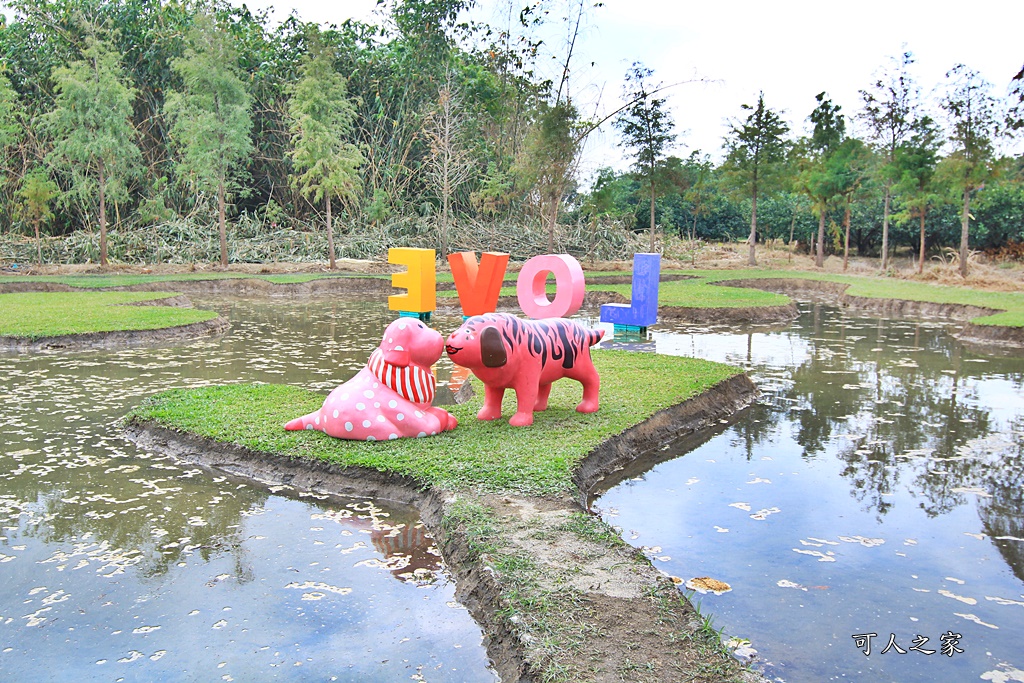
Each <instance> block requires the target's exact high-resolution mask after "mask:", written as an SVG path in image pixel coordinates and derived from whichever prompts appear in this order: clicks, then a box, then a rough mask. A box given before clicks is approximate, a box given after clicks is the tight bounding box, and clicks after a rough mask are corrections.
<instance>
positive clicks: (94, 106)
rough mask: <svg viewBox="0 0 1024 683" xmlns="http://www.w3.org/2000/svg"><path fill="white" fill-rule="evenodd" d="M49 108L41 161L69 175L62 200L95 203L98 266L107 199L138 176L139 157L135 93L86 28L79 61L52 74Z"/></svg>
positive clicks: (103, 257)
mask: <svg viewBox="0 0 1024 683" xmlns="http://www.w3.org/2000/svg"><path fill="white" fill-rule="evenodd" d="M54 81H55V84H56V90H57V96H56V99H55V102H54V109H53V110H52V111H50V112H48V113H46V114H44V115H43V117H42V124H43V128H44V129H45V130H46V131H47V132H48V133H49V135H50V137H51V138H52V139H53V150H52V151H51V152H50V154H49V155H48V156H47V161H48V162H49V163H51V164H53V165H54V166H55V167H56V168H57V169H58V170H59V171H61V172H63V173H65V174H67V175H68V176H69V177H70V190H69V191H68V193H67V194H66V195H65V200H68V199H77V200H78V201H79V202H80V203H82V204H83V205H86V206H87V205H88V204H91V203H92V201H93V200H94V199H95V200H97V201H98V204H99V207H98V209H99V224H100V265H102V266H106V265H107V200H108V199H109V198H111V195H112V194H113V195H114V196H117V195H123V194H124V191H125V181H126V180H127V179H128V178H129V177H132V176H135V175H137V174H138V173H139V170H140V167H141V161H142V154H141V153H140V152H139V148H138V145H137V144H136V134H135V129H134V128H133V127H132V123H131V119H132V101H133V100H134V99H135V90H133V89H132V88H130V87H129V86H128V85H126V84H125V77H124V74H123V72H122V69H121V63H120V58H119V57H118V55H117V53H116V52H115V51H114V50H113V48H112V47H111V45H110V44H109V43H108V42H107V41H105V40H103V39H101V38H99V37H98V36H97V35H96V31H95V28H94V27H92V26H88V25H87V26H86V37H85V49H84V50H83V51H82V59H79V60H75V61H73V62H71V63H70V64H68V65H67V66H66V67H62V68H60V69H57V70H56V71H55V72H54Z"/></svg>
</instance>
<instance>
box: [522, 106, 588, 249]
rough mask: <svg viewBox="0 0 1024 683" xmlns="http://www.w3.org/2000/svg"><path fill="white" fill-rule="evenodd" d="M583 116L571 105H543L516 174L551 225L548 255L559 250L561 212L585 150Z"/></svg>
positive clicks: (542, 215) (546, 221)
mask: <svg viewBox="0 0 1024 683" xmlns="http://www.w3.org/2000/svg"><path fill="white" fill-rule="evenodd" d="M580 126H581V124H580V120H579V112H577V111H576V107H574V106H573V105H572V104H571V103H570V102H568V101H563V102H560V103H558V104H556V105H554V106H551V105H548V104H546V103H541V104H540V105H539V113H538V115H537V120H536V121H535V122H534V124H533V125H532V126H531V128H530V131H529V133H528V134H527V136H526V143H525V146H524V150H523V154H522V155H521V158H520V159H519V161H518V162H517V165H516V170H517V172H518V174H519V175H520V177H521V178H522V179H523V180H524V181H525V183H526V185H527V186H528V187H530V188H532V193H533V194H534V196H535V199H536V204H537V207H538V210H539V213H540V216H541V220H542V221H543V222H544V223H545V224H547V231H548V251H549V252H551V251H554V248H555V226H556V225H557V224H558V212H559V209H560V208H561V205H562V199H563V198H564V197H565V195H566V193H567V191H568V189H569V187H570V185H571V183H572V180H573V176H574V174H575V172H576V165H577V163H578V161H579V153H580V149H581V146H582V138H581V137H580V136H579V129H580Z"/></svg>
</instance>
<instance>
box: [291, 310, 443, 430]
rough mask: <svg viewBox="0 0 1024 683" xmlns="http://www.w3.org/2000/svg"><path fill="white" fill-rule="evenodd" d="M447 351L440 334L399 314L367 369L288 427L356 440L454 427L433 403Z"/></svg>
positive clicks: (389, 326)
mask: <svg viewBox="0 0 1024 683" xmlns="http://www.w3.org/2000/svg"><path fill="white" fill-rule="evenodd" d="M443 350H444V338H443V337H441V335H440V333H438V332H436V331H434V330H432V329H430V328H429V327H427V326H426V325H424V324H423V323H421V322H420V321H419V320H416V319H413V318H399V319H398V320H395V321H394V322H392V323H391V324H390V325H388V327H387V329H386V330H384V338H383V339H382V340H381V343H380V347H379V348H377V349H376V350H374V352H373V353H372V354H370V360H369V361H368V362H367V364H366V367H364V368H363V369H362V370H360V371H359V372H358V373H356V376H355V377H353V378H352V379H350V380H349V381H347V382H345V383H344V384H342V385H341V386H339V387H338V388H336V389H335V390H334V391H332V392H331V393H330V394H329V395H328V396H327V399H326V400H325V401H324V405H323V407H322V408H320V410H318V411H316V412H313V413H310V414H309V415H303V416H302V417H299V418H296V419H294V420H292V421H291V422H289V423H288V424H286V425H285V426H284V428H285V429H288V430H299V429H317V430H319V431H321V432H324V433H325V434H328V435H330V436H333V437H337V438H339V439H353V440H357V441H383V440H387V439H399V438H402V437H414V436H415V437H422V436H434V435H435V434H439V433H440V432H443V431H447V430H450V429H455V427H456V425H458V420H456V419H455V416H453V415H452V414H451V413H449V412H448V411H447V410H444V409H443V408H437V407H433V406H431V405H430V402H431V401H433V400H434V389H435V386H436V380H435V379H434V375H433V374H432V373H431V372H430V366H431V365H433V364H434V363H436V362H437V360H438V359H439V358H440V357H441V352H442V351H443Z"/></svg>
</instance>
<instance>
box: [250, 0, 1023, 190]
mask: <svg viewBox="0 0 1024 683" xmlns="http://www.w3.org/2000/svg"><path fill="white" fill-rule="evenodd" d="M234 1H235V2H238V3H239V4H240V0H234ZM523 4H525V2H524V3H523ZM588 4H590V3H588ZM248 5H249V7H250V8H265V7H270V6H273V7H274V10H275V17H276V18H278V19H281V18H284V17H285V16H287V14H288V13H289V12H290V11H291V10H292V9H294V10H296V11H297V12H298V14H299V16H300V17H302V18H303V19H305V20H307V21H316V22H321V23H330V22H334V23H340V22H341V21H343V20H344V19H345V18H347V17H349V16H352V17H356V18H359V19H362V20H364V21H374V20H376V19H375V17H374V15H373V11H374V9H375V7H376V0H340V2H339V1H328V0H250V1H249V2H248ZM478 5H479V6H478V9H477V10H476V16H477V17H478V18H481V19H483V20H485V21H487V22H488V23H490V24H492V25H494V26H496V27H500V26H503V25H504V24H505V22H507V16H508V7H509V5H508V1H507V0H480V2H479V3H478ZM516 6H517V7H518V4H517V5H516ZM559 19H560V18H559V17H549V25H550V26H551V29H552V32H551V33H550V34H547V35H546V36H544V37H546V38H547V39H548V44H549V46H550V49H551V52H552V53H560V52H561V47H562V46H561V45H560V44H559V43H560V40H561V38H562V31H563V25H562V24H561V23H560V21H559ZM1022 27H1024V2H1019V1H1015V0H999V1H995V0H973V1H972V2H969V3H956V4H954V3H946V2H933V3H923V2H910V1H908V0H860V1H859V2H856V3H824V2H821V1H820V0H775V1H774V2H765V1H764V0H758V1H754V0H738V1H737V0H732V1H729V0H727V1H725V2H715V1H713V0H712V1H710V2H701V3H690V2H680V1H678V0H605V2H604V6H603V7H600V8H596V9H593V10H592V11H590V12H589V18H588V24H587V25H586V26H585V27H584V29H583V31H582V43H581V44H580V45H579V46H578V51H577V55H578V56H577V57H574V62H575V64H576V68H575V69H574V80H573V83H572V90H573V96H574V98H575V99H576V101H577V103H578V104H580V106H581V109H583V110H584V113H586V114H591V113H593V111H594V109H595V107H596V108H597V110H599V111H605V112H607V111H611V110H613V109H615V108H616V107H617V106H619V104H620V103H621V100H620V99H619V98H620V95H621V92H622V79H623V75H624V74H625V72H626V70H627V69H628V68H629V66H630V64H632V62H633V61H640V62H642V63H643V64H644V65H645V66H647V67H649V68H651V69H653V70H654V72H655V79H656V80H660V81H663V82H664V83H666V84H669V83H676V82H679V81H686V80H691V79H695V78H696V79H706V80H707V81H709V82H707V83H693V84H684V85H680V86H677V87H674V88H672V89H671V90H670V91H669V92H668V95H667V96H668V102H669V105H670V107H671V110H672V113H673V116H674V119H675V123H676V129H677V131H678V133H679V138H678V145H677V148H676V149H675V150H674V151H675V153H676V154H678V155H679V156H686V155H688V154H689V153H690V152H691V151H693V150H697V149H699V150H702V151H704V152H707V153H709V154H711V155H712V157H714V158H718V156H719V155H720V149H721V144H722V137H723V135H724V134H725V133H726V132H727V124H726V121H727V119H729V118H735V117H739V116H740V115H741V114H742V113H743V112H742V110H741V109H740V105H741V104H744V103H747V104H752V103H754V102H756V99H757V94H758V92H759V91H764V96H765V102H766V104H767V105H768V106H769V107H771V108H773V109H776V110H781V111H782V112H783V115H784V117H785V118H786V120H787V121H788V122H789V124H790V126H791V127H792V128H793V129H794V130H795V131H796V132H799V133H803V132H804V130H805V122H806V119H807V116H808V114H810V112H811V110H812V109H814V106H815V100H814V96H815V95H816V94H817V93H819V92H821V91H823V90H825V91H827V92H828V93H829V95H830V96H831V98H832V100H833V101H834V102H835V103H837V104H839V105H841V106H842V110H843V113H845V114H847V115H853V114H855V113H856V112H857V111H859V110H860V108H861V98H860V95H859V92H858V91H859V90H861V89H864V88H866V87H868V86H869V85H870V83H871V82H872V80H873V78H872V77H873V75H874V74H876V73H877V72H878V71H879V69H880V68H882V67H883V66H884V65H885V64H886V63H887V60H888V59H889V58H890V57H894V56H897V55H899V54H901V53H902V51H903V50H904V49H907V50H909V51H911V52H912V53H913V54H914V56H915V58H916V60H917V61H916V64H915V65H914V66H913V70H912V74H913V76H914V77H915V79H916V80H917V82H918V84H919V85H920V86H921V88H922V91H923V92H924V94H925V95H926V97H927V96H928V95H931V100H932V101H935V100H936V99H937V90H939V89H941V87H942V84H943V82H944V76H945V73H946V72H947V71H948V70H949V69H950V68H952V67H953V66H954V65H955V64H957V63H961V62H962V63H964V64H966V65H967V66H969V67H970V68H972V69H974V70H976V71H978V72H980V73H981V74H982V76H983V77H984V78H985V79H986V80H988V81H989V82H990V83H992V84H993V94H994V95H997V96H1000V97H1002V96H1004V95H1005V94H1006V92H1007V88H1008V86H1009V83H1010V79H1011V78H1012V77H1013V75H1014V74H1016V73H1017V72H1018V71H1019V70H1020V68H1021V66H1022V64H1024V41H1022V40H1021V37H1020V35H1021V34H1020V31H1021V30H1022ZM549 54H550V53H549ZM549 61H551V62H552V63H553V61H554V60H552V59H550V57H549ZM591 62H593V63H594V66H593V67H591V66H590V64H591ZM616 142H617V138H616V134H615V131H614V129H612V128H611V126H606V128H605V129H603V130H602V131H600V132H599V133H598V134H597V135H595V136H594V139H593V140H592V141H591V143H590V145H589V148H588V150H587V159H586V163H585V168H584V175H585V176H586V175H588V174H589V173H592V172H593V170H594V169H596V168H598V167H600V166H603V165H610V166H615V167H619V168H622V167H624V166H625V165H627V162H626V161H624V160H623V158H622V154H621V151H620V150H619V149H618V148H617V147H616Z"/></svg>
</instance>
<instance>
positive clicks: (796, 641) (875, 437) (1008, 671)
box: [597, 305, 1024, 683]
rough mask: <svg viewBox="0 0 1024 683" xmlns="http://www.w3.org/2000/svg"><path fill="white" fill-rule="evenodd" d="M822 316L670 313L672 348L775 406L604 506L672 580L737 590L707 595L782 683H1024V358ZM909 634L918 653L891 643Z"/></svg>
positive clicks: (658, 335) (730, 630)
mask: <svg viewBox="0 0 1024 683" xmlns="http://www.w3.org/2000/svg"><path fill="white" fill-rule="evenodd" d="M802 310H803V314H802V316H801V318H800V319H799V320H798V321H797V322H796V323H794V325H792V326H791V327H788V328H786V329H783V330H779V331H772V330H763V331H758V328H753V330H752V331H751V333H749V334H748V333H746V331H744V332H741V333H737V332H735V331H730V330H725V329H721V328H718V329H696V330H695V329H694V328H688V327H686V326H684V325H675V326H672V325H659V326H658V331H657V332H652V337H653V341H654V342H655V344H656V346H657V350H658V352H660V353H673V354H680V355H695V356H700V357H703V358H709V359H713V360H721V361H726V362H731V363H734V364H739V365H742V366H744V367H746V368H747V369H748V370H749V371H750V372H751V375H752V376H754V377H755V379H756V380H757V381H758V384H759V386H760V388H761V390H762V392H763V396H762V400H761V401H760V402H759V404H758V405H757V406H755V407H753V408H751V409H750V410H748V411H747V412H745V413H744V414H743V416H742V417H741V418H740V419H739V420H738V421H737V422H736V423H735V424H732V425H730V426H729V427H728V428H726V429H724V430H723V431H720V433H718V434H717V435H714V436H712V437H710V438H709V439H707V440H706V441H705V442H704V443H701V444H699V445H697V446H696V447H693V445H692V444H690V445H688V446H686V447H680V448H679V449H677V450H676V451H675V453H676V455H678V456H681V457H676V458H675V459H671V460H668V461H666V462H661V463H660V464H658V465H655V466H654V467H653V469H651V470H650V471H648V472H646V473H644V474H641V475H638V476H635V477H634V478H631V479H629V480H627V481H624V482H622V483H620V484H619V485H617V486H615V487H614V488H612V490H611V491H609V492H608V493H606V494H604V495H603V497H602V498H601V499H600V500H599V501H598V502H597V506H598V507H599V508H600V509H602V510H603V511H604V515H605V517H606V519H608V520H609V521H610V522H612V523H613V524H616V525H618V526H621V528H622V530H623V535H624V537H625V538H626V539H627V540H629V541H630V542H631V543H633V544H635V545H640V546H644V547H645V548H646V549H647V552H648V554H649V555H650V556H651V557H652V558H653V561H654V563H655V565H656V566H658V567H659V568H661V569H663V570H664V571H666V572H667V573H669V574H672V575H675V576H679V577H681V578H683V579H689V578H692V577H700V576H710V577H712V578H715V579H718V580H721V581H725V582H727V583H729V584H730V585H731V586H732V588H733V590H732V591H731V592H727V593H724V594H722V595H713V594H707V595H703V596H701V595H697V596H695V599H698V600H700V601H701V608H702V610H703V611H704V612H706V613H710V614H712V615H713V616H714V617H715V626H716V627H717V628H724V629H725V633H726V634H727V635H731V636H737V637H741V638H749V639H750V640H751V641H752V644H753V647H754V648H755V649H757V650H758V651H759V661H760V663H761V665H762V667H763V669H764V671H765V673H767V674H768V675H769V676H770V677H779V678H781V679H783V680H786V681H790V682H791V683H795V682H804V681H807V682H810V681H824V680H834V679H836V680H838V679H847V680H898V681H935V680H942V681H952V680H957V681H960V680H964V681H967V680H992V681H1001V680H1002V681H1005V680H1010V681H1012V680H1024V673H1022V672H1021V670H1022V669H1024V659H1022V658H1021V656H1020V652H1021V648H1020V634H1021V633H1022V632H1024V494H1022V490H1024V462H1022V461H1024V392H1022V387H1024V362H1022V361H1021V360H1020V359H1019V358H1018V359H1015V358H1012V357H1009V358H999V357H995V356H986V355H984V354H981V353H977V352H974V351H972V350H970V349H967V348H964V347H963V346H961V345H960V344H959V343H957V342H956V341H955V340H954V339H952V338H951V337H950V336H948V335H947V334H946V332H945V329H944V328H943V326H941V325H933V324H924V323H916V322H909V321H880V320H876V319H868V318H860V317H857V316H850V315H848V314H844V313H841V312H839V311H837V310H835V309H830V308H826V307H822V306H810V305H808V306H805V307H804V308H803V309H802ZM691 449H692V450H691ZM669 454H671V452H670V453H669ZM947 632H951V633H953V634H960V635H961V636H962V638H960V639H959V642H958V644H957V646H958V647H959V648H960V649H962V650H964V652H962V653H959V652H955V651H954V653H953V656H952V657H948V656H944V655H943V654H942V653H941V651H940V650H941V645H942V642H941V640H940V639H941V637H942V636H943V635H944V634H947ZM866 633H877V634H878V635H877V636H876V637H874V638H872V652H871V654H870V656H865V654H863V652H862V651H861V650H858V649H857V647H856V642H855V640H854V639H853V638H852V636H854V635H857V634H866ZM891 634H895V645H896V646H899V647H901V648H902V649H903V650H905V651H906V653H905V654H899V653H898V652H897V651H896V648H895V647H893V648H890V650H889V651H888V652H886V653H885V654H882V650H883V649H885V648H886V646H887V645H888V644H889V639H890V635H891ZM918 635H921V636H926V637H928V638H929V639H930V640H929V641H928V643H927V644H926V645H924V646H922V649H934V650H937V652H936V654H933V655H925V654H923V653H920V652H916V651H913V650H910V648H911V647H912V646H913V645H914V642H913V641H914V638H915V637H916V636H918Z"/></svg>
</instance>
